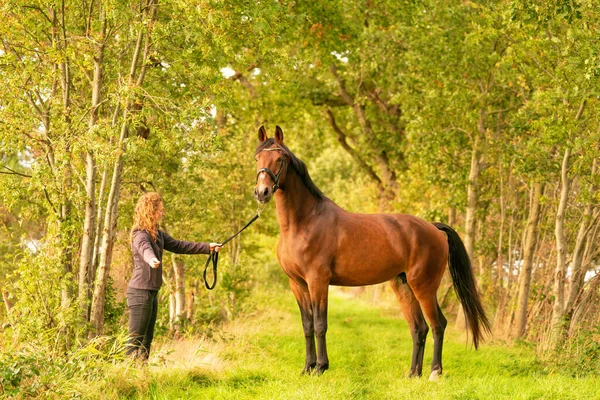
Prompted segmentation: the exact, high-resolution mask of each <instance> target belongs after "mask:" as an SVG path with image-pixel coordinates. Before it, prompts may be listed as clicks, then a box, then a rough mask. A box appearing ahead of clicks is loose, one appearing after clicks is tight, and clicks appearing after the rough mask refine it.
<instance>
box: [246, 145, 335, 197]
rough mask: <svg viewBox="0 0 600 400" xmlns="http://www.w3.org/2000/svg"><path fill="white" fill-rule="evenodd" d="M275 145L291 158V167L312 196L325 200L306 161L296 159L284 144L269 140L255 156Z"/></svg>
mask: <svg viewBox="0 0 600 400" xmlns="http://www.w3.org/2000/svg"><path fill="white" fill-rule="evenodd" d="M273 144H277V146H279V147H281V148H282V149H283V150H284V151H285V152H286V153H287V155H288V156H289V158H290V167H292V168H293V169H294V171H296V173H297V174H298V176H299V177H300V179H301V180H302V183H304V186H306V188H307V189H308V191H309V192H310V194H312V195H313V196H315V197H316V198H317V199H319V200H322V199H323V198H325V195H324V194H323V192H321V190H320V189H319V188H318V187H317V185H315V183H314V182H313V181H312V179H311V178H310V175H309V174H308V169H307V168H306V164H304V161H302V160H301V159H299V158H298V157H296V156H295V155H294V153H292V152H291V151H290V149H288V148H287V146H285V145H284V144H281V143H277V142H276V141H275V139H274V138H269V139H267V140H265V141H264V142H261V143H260V144H259V145H258V147H257V148H256V153H255V155H257V154H258V153H260V152H261V151H263V150H264V149H267V148H269V147H271V146H272V145H273Z"/></svg>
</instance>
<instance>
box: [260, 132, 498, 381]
mask: <svg viewBox="0 0 600 400" xmlns="http://www.w3.org/2000/svg"><path fill="white" fill-rule="evenodd" d="M258 139H259V141H260V143H259V145H258V147H257V149H256V155H255V158H256V161H257V164H258V171H257V176H256V187H255V189H254V196H255V197H256V199H257V200H258V201H260V202H261V203H267V202H268V201H269V200H271V198H272V197H273V196H274V197H275V203H276V208H277V218H278V220H279V226H280V228H281V236H280V238H279V245H278V246H277V257H278V259H279V263H280V265H281V268H282V269H283V270H284V271H285V273H286V274H287V275H288V277H289V281H290V286H291V289H292V292H293V293H294V296H296V300H297V302H298V306H299V307H300V314H301V315H302V326H303V328H304V337H305V339H306V364H305V366H304V370H303V373H305V374H307V373H315V374H321V373H323V371H325V370H326V369H328V368H329V358H328V357H327V345H326V340H325V334H326V333H327V295H328V290H329V285H337V286H363V285H373V284H377V283H382V282H385V281H390V283H391V285H392V289H393V290H394V292H395V294H396V297H397V298H398V300H399V302H400V305H401V307H402V312H403V314H404V316H405V317H406V319H407V321H408V324H409V326H410V329H411V334H412V339H413V356H412V365H411V369H410V376H421V373H422V369H423V351H424V349H425V338H426V336H427V332H428V331H429V328H428V326H427V323H426V322H425V318H427V320H428V321H429V324H430V325H431V329H432V330H433V343H434V344H433V362H432V366H431V375H430V379H432V380H436V379H438V377H439V375H440V374H441V372H442V344H443V340H444V330H445V328H446V318H444V315H443V314H442V310H441V309H440V306H439V304H438V301H437V296H436V292H437V290H438V287H439V286H440V281H441V280H442V275H443V274H444V270H445V268H446V264H450V274H451V276H452V281H453V283H454V289H455V290H456V292H457V294H458V298H459V299H460V302H461V304H462V306H463V310H464V313H465V317H466V321H467V324H468V327H469V328H470V330H471V333H472V336H473V343H474V345H475V348H477V346H478V344H479V342H480V341H481V339H482V338H483V334H484V332H483V331H484V330H487V331H489V322H488V319H487V317H486V316H485V313H484V310H483V307H482V306H481V302H480V300H479V295H478V292H477V287H476V285H475V281H474V278H473V273H472V270H471V263H470V261H469V257H468V256H467V252H466V250H465V247H464V245H463V243H462V241H461V239H460V238H459V236H458V235H457V233H456V232H455V231H454V230H453V229H452V228H450V227H449V226H447V225H444V224H439V223H436V224H432V223H429V222H427V221H424V220H422V219H420V218H417V217H414V216H411V215H404V214H375V215H365V214H353V213H350V212H347V211H345V210H343V209H342V208H340V207H339V206H338V205H336V204H335V203H334V202H333V201H331V200H330V199H328V198H327V197H325V196H324V195H323V193H322V192H321V191H320V190H319V189H318V188H317V187H316V186H315V184H314V183H313V182H312V180H311V179H310V176H309V174H308V171H307V169H306V165H305V164H304V163H303V162H302V161H301V160H299V159H298V158H297V157H296V156H294V154H293V153H292V152H291V151H290V150H289V149H288V148H287V147H286V146H285V145H284V144H283V132H282V131H281V128H279V127H277V128H276V130H275V137H274V138H267V134H266V131H265V128H264V127H261V128H260V129H259V131H258ZM442 231H443V232H445V234H444V233H443V232H442ZM315 336H316V339H317V340H316V344H317V346H316V347H315Z"/></svg>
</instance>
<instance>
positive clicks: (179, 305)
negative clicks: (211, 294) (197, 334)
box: [171, 254, 187, 330]
mask: <svg viewBox="0 0 600 400" xmlns="http://www.w3.org/2000/svg"><path fill="white" fill-rule="evenodd" d="M171 261H172V262H173V272H174V275H175V322H176V323H177V330H179V328H180V327H181V326H182V324H183V323H185V321H186V320H187V315H186V308H185V264H184V263H183V261H182V260H181V259H179V258H178V257H177V256H176V255H175V254H172V255H171Z"/></svg>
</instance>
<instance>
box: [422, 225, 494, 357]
mask: <svg viewBox="0 0 600 400" xmlns="http://www.w3.org/2000/svg"><path fill="white" fill-rule="evenodd" d="M433 225H435V227H436V228H438V229H439V230H441V231H444V232H446V235H447V236H448V250H449V253H450V254H449V255H448V263H449V264H450V275H451V276H452V283H453V284H454V290H455V291H456V294H457V295H458V299H459V300H460V304H462V307H463V310H464V313H465V319H466V321H467V326H468V328H469V329H470V330H471V333H472V334H473V344H474V345H475V348H477V347H478V346H479V342H480V341H481V340H482V339H483V335H484V331H486V332H487V333H490V331H491V329H490V321H489V320H488V318H487V317H486V315H485V311H484V310H483V306H482V305H481V300H480V298H479V293H478V292H477V286H476V285H475V278H474V277H473V270H472V268H471V261H470V260H469V255H468V254H467V249H465V245H464V244H463V242H462V240H461V239H460V237H459V236H458V233H456V231H455V230H454V229H452V228H450V227H449V226H448V225H446V224H440V223H435V224H433Z"/></svg>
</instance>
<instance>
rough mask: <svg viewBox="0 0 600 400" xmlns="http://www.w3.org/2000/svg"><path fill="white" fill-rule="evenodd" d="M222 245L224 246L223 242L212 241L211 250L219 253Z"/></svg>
mask: <svg viewBox="0 0 600 400" xmlns="http://www.w3.org/2000/svg"><path fill="white" fill-rule="evenodd" d="M221 247H223V245H222V244H221V243H211V244H210V251H216V252H217V253H218V252H219V251H220V250H221Z"/></svg>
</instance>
